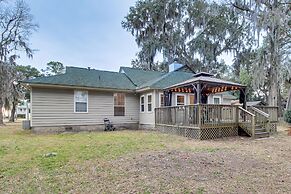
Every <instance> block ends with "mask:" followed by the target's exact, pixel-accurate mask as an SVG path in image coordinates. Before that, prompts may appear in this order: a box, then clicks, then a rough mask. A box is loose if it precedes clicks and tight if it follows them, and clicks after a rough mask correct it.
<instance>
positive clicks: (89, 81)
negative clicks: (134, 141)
mask: <svg viewBox="0 0 291 194" xmlns="http://www.w3.org/2000/svg"><path fill="white" fill-rule="evenodd" d="M193 75H194V74H193V73H187V72H182V71H173V72H170V73H165V72H158V71H145V70H141V69H137V68H130V67H121V68H120V71H119V72H111V71H100V70H95V69H86V68H78V67H66V73H64V74H61V75H55V76H48V77H39V78H35V79H30V80H26V81H23V83H28V84H48V85H61V86H77V87H90V88H104V89H120V90H132V91H134V90H136V89H137V90H138V89H143V88H148V89H163V88H165V87H169V86H171V85H173V84H177V83H180V82H183V81H186V80H188V79H190V78H192V77H193Z"/></svg>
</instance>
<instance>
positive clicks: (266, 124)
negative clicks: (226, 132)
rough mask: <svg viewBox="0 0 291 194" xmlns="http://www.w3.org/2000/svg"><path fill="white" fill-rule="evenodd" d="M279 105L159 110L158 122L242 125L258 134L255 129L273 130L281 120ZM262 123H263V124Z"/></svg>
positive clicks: (156, 110) (194, 126)
mask: <svg viewBox="0 0 291 194" xmlns="http://www.w3.org/2000/svg"><path fill="white" fill-rule="evenodd" d="M277 110H278V108H277V107H248V110H246V109H243V108H242V107H240V106H237V105H220V104H219V105H216V104H196V105H186V106H173V107H162V108H156V109H155V122H156V125H170V126H183V127H190V128H196V129H204V128H212V129H213V128H225V127H230V126H240V127H241V128H242V129H244V131H245V132H246V133H247V134H248V135H250V136H252V137H254V135H255V128H256V127H260V126H262V127H263V128H265V129H267V131H270V128H271V126H272V125H271V124H272V122H277V121H278V118H277V115H278V114H277ZM259 125H260V126H259Z"/></svg>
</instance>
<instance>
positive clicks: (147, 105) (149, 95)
mask: <svg viewBox="0 0 291 194" xmlns="http://www.w3.org/2000/svg"><path fill="white" fill-rule="evenodd" d="M149 96H151V98H152V101H151V103H150V105H151V108H152V110H151V111H149ZM146 105H147V112H153V94H152V93H150V94H147V103H146Z"/></svg>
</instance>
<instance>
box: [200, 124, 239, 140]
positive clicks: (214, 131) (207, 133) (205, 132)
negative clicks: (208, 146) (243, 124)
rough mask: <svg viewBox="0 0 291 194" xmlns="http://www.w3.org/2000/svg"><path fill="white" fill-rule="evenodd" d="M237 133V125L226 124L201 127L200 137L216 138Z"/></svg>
mask: <svg viewBox="0 0 291 194" xmlns="http://www.w3.org/2000/svg"><path fill="white" fill-rule="evenodd" d="M237 135H238V127H233V126H227V127H217V128H215V127H214V128H206V129H201V137H200V139H217V138H222V137H231V136H237Z"/></svg>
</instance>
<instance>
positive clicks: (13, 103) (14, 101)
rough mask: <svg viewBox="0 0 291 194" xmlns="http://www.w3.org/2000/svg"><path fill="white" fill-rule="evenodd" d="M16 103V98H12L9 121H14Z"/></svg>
mask: <svg viewBox="0 0 291 194" xmlns="http://www.w3.org/2000/svg"><path fill="white" fill-rule="evenodd" d="M16 104H17V100H16V99H13V102H12V109H11V115H10V119H9V121H10V122H15V111H16Z"/></svg>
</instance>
